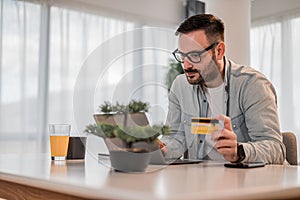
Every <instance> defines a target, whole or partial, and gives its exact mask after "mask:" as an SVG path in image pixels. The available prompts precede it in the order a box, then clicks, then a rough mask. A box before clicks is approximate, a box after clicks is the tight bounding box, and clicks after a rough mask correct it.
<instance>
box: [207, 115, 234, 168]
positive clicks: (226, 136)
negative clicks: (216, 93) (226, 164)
mask: <svg viewBox="0 0 300 200" xmlns="http://www.w3.org/2000/svg"><path fill="white" fill-rule="evenodd" d="M216 119H218V120H222V121H224V128H223V130H221V131H215V132H214V133H213V134H212V136H211V139H212V140H213V141H214V142H215V148H216V149H217V150H218V152H219V153H220V154H222V155H223V156H224V158H225V159H226V160H228V161H230V162H234V161H236V160H238V155H237V139H236V135H235V133H234V132H233V130H232V126H231V120H230V118H229V117H227V116H225V115H218V116H217V117H216Z"/></svg>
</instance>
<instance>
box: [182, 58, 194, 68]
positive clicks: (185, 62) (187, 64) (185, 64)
mask: <svg viewBox="0 0 300 200" xmlns="http://www.w3.org/2000/svg"><path fill="white" fill-rule="evenodd" d="M182 64H183V68H184V69H190V68H193V64H192V63H191V62H190V61H189V59H188V58H187V57H184V59H183V63H182Z"/></svg>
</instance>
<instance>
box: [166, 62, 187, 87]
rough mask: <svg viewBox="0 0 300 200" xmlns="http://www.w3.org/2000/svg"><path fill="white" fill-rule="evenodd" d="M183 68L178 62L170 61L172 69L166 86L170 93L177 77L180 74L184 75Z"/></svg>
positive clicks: (168, 74)
mask: <svg viewBox="0 0 300 200" xmlns="http://www.w3.org/2000/svg"><path fill="white" fill-rule="evenodd" d="M183 73H184V71H183V68H182V66H181V63H179V62H177V61H176V60H171V61H170V69H169V71H168V73H167V75H166V85H167V87H168V91H170V89H171V86H172V84H173V81H174V80H175V78H176V76H178V75H179V74H183Z"/></svg>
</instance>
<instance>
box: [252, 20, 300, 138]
mask: <svg viewBox="0 0 300 200" xmlns="http://www.w3.org/2000/svg"><path fill="white" fill-rule="evenodd" d="M299 35H300V14H293V15H285V16H280V17H276V18H272V19H264V20H261V21H256V22H254V23H253V25H252V28H251V65H252V66H254V67H256V68H257V69H258V70H260V71H262V72H263V73H264V74H265V75H266V76H267V77H268V78H269V79H270V80H271V81H272V82H273V84H274V86H275V89H276V91H277V95H278V109H279V116H280V124H281V130H282V131H293V132H295V133H296V134H297V137H298V141H299V138H300V137H299V136H300V121H299V117H300V104H299V103H300V93H299V92H298V90H299V86H300V79H299V76H300V68H299V66H300V61H299V52H300V39H299Z"/></svg>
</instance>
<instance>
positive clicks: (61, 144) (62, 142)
mask: <svg viewBox="0 0 300 200" xmlns="http://www.w3.org/2000/svg"><path fill="white" fill-rule="evenodd" d="M69 137H70V136H65V135H64V136H60V135H51V136H50V146H51V156H52V157H54V156H62V157H65V156H67V152H68V145H69Z"/></svg>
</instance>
